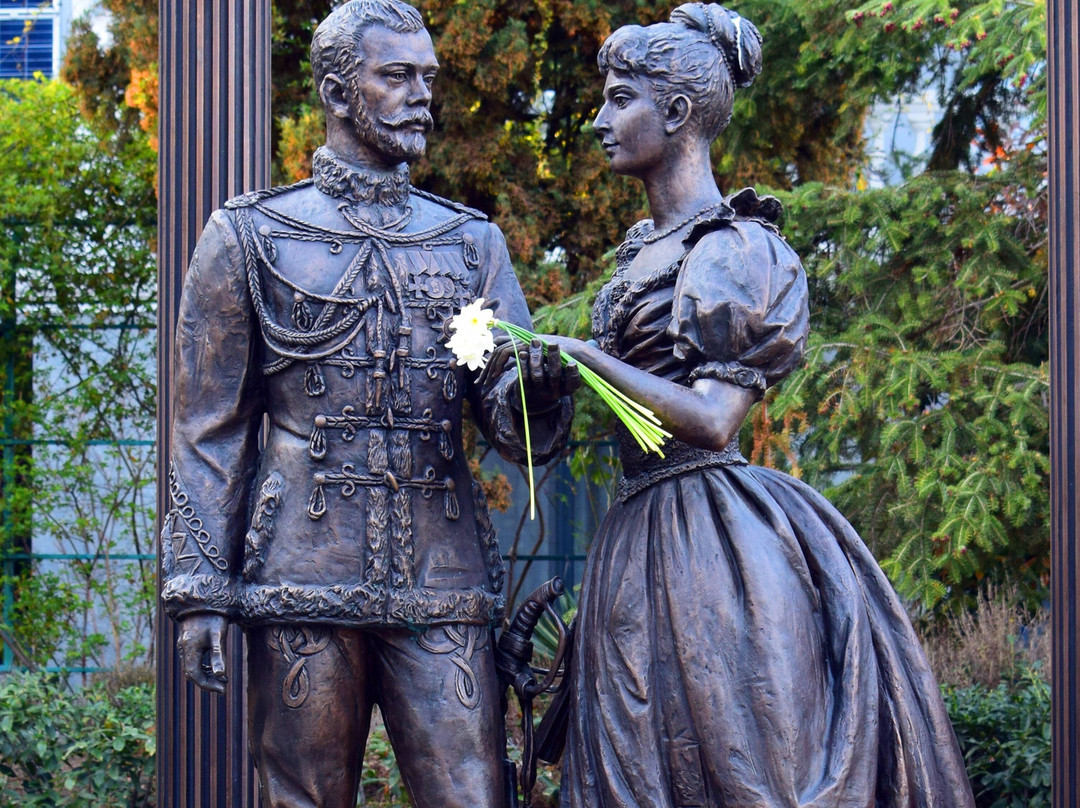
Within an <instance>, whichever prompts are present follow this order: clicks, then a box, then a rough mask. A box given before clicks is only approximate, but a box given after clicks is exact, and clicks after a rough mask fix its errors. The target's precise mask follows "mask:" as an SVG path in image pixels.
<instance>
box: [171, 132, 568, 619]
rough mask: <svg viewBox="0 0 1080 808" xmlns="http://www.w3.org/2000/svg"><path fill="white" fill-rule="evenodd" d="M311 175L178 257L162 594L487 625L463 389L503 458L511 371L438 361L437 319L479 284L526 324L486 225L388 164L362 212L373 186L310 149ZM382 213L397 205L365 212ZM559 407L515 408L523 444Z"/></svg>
mask: <svg viewBox="0 0 1080 808" xmlns="http://www.w3.org/2000/svg"><path fill="white" fill-rule="evenodd" d="M315 173H316V178H315V181H314V182H312V181H307V182H302V183H300V184H298V185H294V186H290V187H288V188H284V189H275V190H271V191H265V192H257V193H254V194H249V195H246V196H242V197H239V198H237V199H234V200H232V201H230V202H229V203H227V204H226V206H225V209H224V210H220V211H217V212H216V213H215V214H214V215H213V216H212V217H211V219H210V222H209V223H208V225H207V227H206V230H205V231H204V233H203V235H202V237H201V239H200V241H199V244H198V247H197V249H196V252H195V255H194V257H193V259H192V262H191V267H190V270H189V272H188V275H187V278H186V281H185V284H184V290H183V295H182V299H181V306H180V314H179V325H178V330H177V355H176V382H175V388H174V401H175V406H174V420H173V428H174V432H173V441H172V464H171V469H170V476H169V485H170V488H171V493H172V501H173V508H172V510H171V511H170V513H169V515H168V518H167V520H166V526H165V531H164V534H163V541H162V551H163V569H164V573H165V580H164V585H163V589H162V597H163V600H164V603H165V608H166V610H167V611H168V613H169V614H170V615H172V616H173V617H174V618H182V617H183V616H185V615H187V614H194V613H200V612H202V613H206V612H210V613H217V614H221V615H224V616H226V617H228V618H229V619H230V620H238V621H240V622H242V623H245V624H249V625H259V624H281V623H300V622H318V623H324V624H326V623H329V624H336V625H339V626H348V627H357V628H362V627H411V628H417V627H427V626H434V625H442V624H473V625H489V624H491V623H492V622H493V621H495V620H497V619H499V617H500V616H501V614H502V610H503V594H502V588H503V571H502V562H501V558H500V554H499V548H498V544H497V542H496V539H495V536H494V532H493V530H492V527H491V522H490V519H489V517H488V513H487V506H486V504H485V501H484V497H483V494H482V492H481V490H480V488H479V486H478V485H477V484H476V483H475V482H474V481H473V479H472V477H471V475H470V472H469V467H468V464H467V459H466V457H465V455H464V452H463V449H462V433H461V426H462V406H463V404H464V402H465V401H469V402H470V404H471V407H472V412H473V413H474V415H475V417H476V419H477V421H478V424H479V426H480V429H481V430H482V432H483V433H484V435H485V436H486V438H487V439H488V440H489V441H490V442H491V443H492V445H493V446H495V448H496V449H498V451H499V452H500V453H501V454H502V455H503V456H504V457H506V458H507V459H509V460H512V461H515V462H523V461H524V460H525V456H524V448H523V439H522V431H523V430H522V423H523V419H522V415H521V412H520V400H519V398H518V396H519V393H518V388H517V378H516V370H515V369H513V366H512V365H511V367H510V369H509V370H507V371H506V372H502V373H493V374H490V377H489V378H485V379H484V381H483V383H481V382H480V381H478V380H477V379H476V378H474V374H472V373H469V372H468V371H466V370H465V369H464V368H463V367H459V366H457V365H456V364H455V362H454V361H453V357H452V354H451V353H450V351H449V350H448V349H447V347H446V338H447V334H446V328H445V325H446V322H447V320H448V319H449V318H450V317H451V316H452V315H453V314H454V313H455V312H456V311H457V310H459V309H460V308H461V307H462V306H463V305H465V304H467V303H469V302H471V301H472V300H474V299H476V298H478V297H481V298H484V299H485V300H489V301H492V305H493V307H494V310H495V312H496V316H497V317H499V318H502V319H506V320H509V321H513V322H515V323H518V324H520V325H524V326H526V327H528V326H529V325H530V320H529V314H528V310H527V308H526V305H525V301H524V297H523V296H522V293H521V290H520V288H519V286H518V283H517V279H516V278H515V276H514V273H513V269H512V267H511V264H510V259H509V256H508V254H507V250H506V246H505V242H504V240H503V237H502V234H501V233H500V232H499V230H498V228H497V227H495V226H494V225H493V224H490V223H488V222H487V221H486V220H485V218H484V217H483V215H482V214H480V213H478V212H476V211H473V210H471V209H468V208H465V207H463V206H459V205H455V204H453V203H449V202H447V201H445V200H441V199H439V198H437V197H433V196H431V195H427V194H421V193H420V192H418V191H416V190H415V189H410V188H408V186H407V174H406V175H405V179H404V180H403V182H404V183H405V184H406V185H405V187H404V188H403V189H402V188H399V189H398V190H399V191H402V190H403V192H404V196H405V197H407V204H406V205H405V206H404V207H402V206H401V205H399V206H397V207H396V208H394V207H393V206H383V208H382V210H383V211H384V215H383V217H382V218H381V219H378V220H376V221H372V215H371V211H372V210H373V209H374V208H373V207H372V205H373V204H375V205H377V204H378V203H379V202H380V201H382V200H381V199H380V198H379V194H381V193H385V188H384V187H381V186H380V187H376V186H374V185H368V184H365V180H364V178H363V176H362V175H358V174H356V173H354V172H350V171H349V170H348V168H347V167H345V166H344V164H342V163H340V161H337V160H336V159H335V158H334V157H333V155H332V154H329V153H328V152H327V150H325V149H322V150H320V152H319V153H317V155H316V160H315ZM386 210H391V211H399V212H400V215H399V216H398V217H397V220H394V218H393V217H391V218H390V220H389V221H383V220H382V219H385V218H386V213H385V211H386ZM571 416H572V404H571V402H570V400H569V399H568V398H567V399H563V400H562V402H561V403H560V404H559V405H558V406H557V407H556V408H555V409H554V410H552V411H550V412H547V413H542V414H534V416H533V418H532V419H531V421H530V423H531V428H532V439H533V451H534V460H535V462H538V463H542V462H545V461H546V460H547V459H549V458H550V457H551V456H553V455H554V454H555V453H556V452H557V451H558V449H559V448H560V447H561V445H562V444H563V443H564V442H565V438H566V434H567V430H568V427H569V422H570V419H571ZM264 418H265V423H266V429H265V433H264V441H265V443H264V445H263V447H262V448H260V427H261V426H262V425H263V421H264Z"/></svg>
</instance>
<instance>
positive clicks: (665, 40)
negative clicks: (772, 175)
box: [597, 3, 761, 140]
mask: <svg viewBox="0 0 1080 808" xmlns="http://www.w3.org/2000/svg"><path fill="white" fill-rule="evenodd" d="M597 63H598V64H599V65H600V71H601V72H602V73H604V74H605V75H606V74H607V73H608V72H609V71H612V70H614V71H615V72H617V73H628V74H632V75H641V76H647V77H648V78H649V83H650V85H651V86H652V90H653V95H654V96H655V97H656V102H657V105H659V106H661V107H665V108H666V107H667V105H668V104H669V103H670V102H671V100H672V99H673V98H674V97H675V96H676V95H679V94H682V95H685V96H687V98H689V99H690V103H691V104H692V107H693V108H692V110H691V121H692V122H693V123H695V124H696V126H697V129H698V131H699V132H700V133H701V134H702V135H703V136H705V137H707V138H709V140H712V139H713V138H715V137H716V136H717V135H719V134H720V133H721V132H722V131H723V130H724V127H726V126H727V125H728V122H729V121H730V120H731V109H732V104H733V103H734V100H735V87H749V86H750V84H751V83H752V82H753V81H754V77H755V76H757V74H758V73H760V72H761V34H760V33H758V29H757V28H756V27H755V26H754V24H753V23H752V22H750V21H748V20H745V19H743V18H742V17H740V16H739V15H738V14H736V13H735V12H734V11H729V10H728V9H726V8H724V7H723V6H721V5H718V4H716V3H709V4H705V3H685V4H684V5H681V6H679V7H678V8H677V9H675V10H674V11H673V12H671V20H670V22H661V23H656V24H655V25H648V26H644V27H643V26H640V25H626V26H623V27H622V28H619V29H618V30H617V31H615V33H613V34H612V35H611V36H609V37H608V38H607V41H606V42H604V45H603V47H602V48H600V54H599V55H598V56H597Z"/></svg>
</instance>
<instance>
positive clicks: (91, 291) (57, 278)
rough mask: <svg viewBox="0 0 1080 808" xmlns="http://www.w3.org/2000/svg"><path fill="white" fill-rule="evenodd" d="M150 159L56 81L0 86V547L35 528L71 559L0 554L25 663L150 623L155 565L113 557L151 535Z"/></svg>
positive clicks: (83, 659)
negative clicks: (60, 561)
mask: <svg viewBox="0 0 1080 808" xmlns="http://www.w3.org/2000/svg"><path fill="white" fill-rule="evenodd" d="M153 170H154V161H153V153H152V151H151V150H150V149H149V148H148V145H147V143H146V137H145V136H144V135H143V134H142V132H141V131H140V130H139V129H138V128H136V129H135V130H134V131H130V132H121V131H120V130H119V129H116V128H111V129H98V128H96V127H95V126H93V125H92V122H90V121H88V120H86V119H85V118H84V117H83V116H82V115H81V114H80V113H79V111H78V105H77V104H76V96H75V93H74V91H73V90H72V88H71V87H69V86H68V85H66V84H64V83H62V82H58V81H54V82H49V81H6V82H3V83H2V84H0V172H2V177H0V186H2V187H0V227H2V228H3V236H4V237H3V239H2V244H0V278H2V279H3V289H4V294H3V299H2V302H0V319H2V320H3V322H4V323H5V330H4V339H3V341H2V345H0V348H2V350H3V351H4V352H5V354H6V356H7V357H10V358H12V360H13V361H9V362H8V363H7V364H6V366H5V377H6V378H5V381H6V384H5V390H4V394H3V397H2V399H0V416H2V418H3V421H4V425H5V435H4V437H5V439H6V440H7V441H9V442H8V443H7V444H6V446H7V447H8V448H10V447H12V445H13V444H12V443H11V441H14V442H15V443H14V446H15V447H18V448H19V449H21V451H20V452H19V453H14V452H10V451H9V452H8V453H6V454H5V470H4V471H5V473H4V482H5V486H4V491H3V494H4V496H3V502H2V503H0V504H2V507H3V511H4V514H5V516H6V517H8V518H6V519H5V521H4V538H3V543H2V544H0V551H2V552H3V553H7V552H10V551H13V550H16V551H19V550H21V551H25V550H26V549H29V548H28V546H27V544H26V541H25V539H26V538H27V537H29V536H30V535H31V534H32V535H33V536H34V538H35V539H36V540H37V539H40V540H45V539H48V540H49V542H50V543H51V544H52V545H53V546H54V547H55V548H56V550H58V551H60V552H63V553H68V554H74V555H78V556H79V557H80V558H79V559H77V560H76V561H75V562H74V563H72V564H70V565H67V566H64V567H60V568H57V569H48V568H45V567H43V566H41V565H38V566H32V567H27V566H26V565H23V566H22V569H21V571H20V570H18V569H13V568H12V567H11V565H6V573H7V574H6V575H5V577H4V581H3V583H4V586H5V589H7V588H8V587H11V588H12V590H13V591H14V595H15V600H14V604H12V607H11V611H9V612H8V613H7V614H6V615H5V617H14V618H15V620H14V621H13V623H14V625H13V626H11V627H10V628H12V629H13V630H14V634H15V637H16V639H17V640H18V641H19V643H20V645H21V646H22V647H23V649H24V650H25V651H26V652H27V653H28V655H29V656H30V657H31V659H32V661H34V662H35V663H38V664H42V663H45V662H49V661H59V662H65V663H69V664H70V663H76V664H92V663H96V662H99V661H100V660H101V657H100V652H101V650H102V649H104V648H109V649H111V652H112V656H114V657H115V656H120V657H122V656H124V655H129V654H136V653H139V650H138V649H135V648H133V647H132V642H133V640H134V638H135V637H137V636H140V635H141V636H143V637H144V638H145V637H148V636H149V634H148V629H149V621H150V619H151V616H152V609H151V608H150V604H151V603H152V601H151V600H150V599H149V598H148V597H147V593H148V591H149V590H150V589H152V582H153V577H152V576H153V569H152V567H153V564H152V562H149V561H144V562H142V563H129V562H123V563H120V562H118V561H115V560H114V559H113V558H112V556H113V555H114V554H116V553H118V552H124V553H136V554H137V553H146V552H152V548H153V543H152V536H153V532H154V531H153V489H152V481H153V453H152V445H145V444H149V443H151V441H149V440H147V439H148V438H151V437H152V435H153V423H154V415H153V413H154V380H153V370H154V368H153V349H154V342H153V328H154V316H155V315H154V310H153V303H154V295H155V290H156V283H155V273H154V262H153V256H152V252H151V245H152V236H153V227H154V225H155V220H156V204H155V200H154V195H153V190H152V189H153V186H152V184H151V178H152V176H153ZM30 355H32V356H33V357H34V361H33V362H31V361H28V360H27V361H16V360H17V359H18V357H28V356H30ZM140 439H141V440H140ZM13 455H14V457H13ZM13 461H14V462H13ZM13 466H14V467H13ZM142 651H145V649H142Z"/></svg>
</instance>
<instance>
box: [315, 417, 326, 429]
mask: <svg viewBox="0 0 1080 808" xmlns="http://www.w3.org/2000/svg"><path fill="white" fill-rule="evenodd" d="M315 426H317V427H318V428H319V429H325V428H326V416H325V415H316V416H315Z"/></svg>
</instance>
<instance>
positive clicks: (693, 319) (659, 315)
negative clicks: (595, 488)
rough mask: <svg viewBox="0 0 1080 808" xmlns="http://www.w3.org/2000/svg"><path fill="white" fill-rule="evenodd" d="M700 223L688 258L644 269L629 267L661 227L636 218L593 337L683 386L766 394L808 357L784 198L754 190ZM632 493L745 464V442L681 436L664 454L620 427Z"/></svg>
mask: <svg viewBox="0 0 1080 808" xmlns="http://www.w3.org/2000/svg"><path fill="white" fill-rule="evenodd" d="M725 202H726V204H725V205H723V206H721V207H720V208H719V209H718V210H715V211H714V212H712V213H711V214H710V215H709V216H707V217H702V218H701V219H699V220H698V221H697V222H695V223H694V225H693V226H692V227H691V230H690V234H689V235H688V236H687V238H686V239H685V240H684V246H685V251H684V253H683V254H682V256H681V257H680V258H679V259H678V260H677V261H674V262H672V263H671V264H669V265H667V266H659V267H657V268H656V269H654V270H652V271H650V272H647V273H646V274H645V275H644V276H642V277H639V278H636V279H633V280H631V279H629V278H628V277H627V270H628V268H629V266H630V264H631V263H632V262H633V260H634V258H635V257H636V256H637V254H638V252H640V250H641V247H642V246H643V244H644V243H645V239H646V238H647V236H648V235H649V234H650V233H651V232H653V224H652V221H651V220H645V221H642V222H638V223H637V224H635V225H634V226H633V227H632V228H630V230H629V231H628V232H627V236H626V240H625V241H624V242H623V244H622V246H620V248H619V250H618V252H617V254H616V269H615V273H614V275H613V276H612V279H611V281H609V282H608V283H607V284H606V285H605V286H604V287H603V289H601V290H600V292H599V293H598V295H597V298H596V303H595V305H594V308H593V337H594V338H595V339H596V340H597V342H598V343H599V344H600V347H601V348H602V349H603V350H604V351H605V352H606V353H608V354H610V355H612V356H615V357H616V358H618V359H620V360H621V361H623V362H626V363H628V364H631V365H634V366H635V367H637V368H640V369H641V370H645V371H648V372H649V373H652V374H654V375H657V376H660V377H662V378H664V379H667V380H668V381H671V382H674V383H676V384H684V385H688V386H689V385H691V384H693V383H694V382H695V381H696V380H697V379H700V378H713V379H717V380H720V381H725V382H729V383H732V384H737V385H739V386H742V387H746V388H749V389H752V390H754V391H755V392H756V393H758V394H759V395H761V394H763V393H764V391H765V389H766V388H767V387H768V386H770V385H772V384H774V383H776V382H778V381H779V380H780V379H782V378H783V377H784V376H786V375H787V374H788V373H790V372H791V371H792V370H793V369H794V368H795V367H796V365H797V364H798V362H799V360H800V359H801V358H802V354H803V351H804V349H805V345H806V336H807V331H808V321H809V315H808V309H807V287H806V276H805V273H804V272H803V270H802V265H801V263H800V261H799V259H798V257H797V256H796V255H795V253H794V252H793V251H792V250H791V248H790V247H788V245H787V243H786V242H785V241H784V240H783V239H782V238H781V236H780V235H779V231H778V230H777V228H776V226H775V223H774V222H775V220H776V218H777V217H778V216H779V213H780V209H779V203H778V202H776V200H775V199H772V198H771V197H758V196H757V194H756V193H754V191H753V190H752V189H746V190H744V191H741V192H740V193H738V194H735V195H734V196H731V197H728V198H727V199H726V200H725ZM620 443H621V457H622V460H623V469H624V475H625V476H624V480H623V482H622V483H621V484H620V492H619V494H620V497H621V498H624V499H625V498H626V497H628V496H631V495H632V494H633V493H636V492H637V491H639V490H641V489H642V488H643V487H645V486H647V485H649V484H651V483H652V482H655V481H656V480H657V479H663V478H664V477H667V476H671V475H672V474H679V473H682V472H684V471H688V470H692V469H696V468H703V467H710V466H716V465H728V464H731V463H740V462H745V460H743V459H742V457H741V455H739V452H738V447H737V445H736V442H735V441H733V443H732V445H730V446H728V447H727V448H726V449H725V450H724V451H722V452H712V451H708V450H704V449H699V448H697V447H694V446H691V445H688V444H685V443H682V442H680V441H676V440H672V441H669V442H668V443H667V444H665V448H664V454H665V457H664V458H660V457H658V456H657V455H655V454H646V453H645V452H643V451H642V450H641V449H640V448H639V447H638V446H637V444H636V443H635V442H634V441H633V439H632V438H631V437H630V436H629V433H626V432H625V431H623V430H620Z"/></svg>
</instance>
